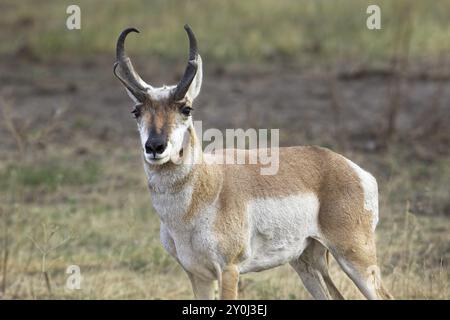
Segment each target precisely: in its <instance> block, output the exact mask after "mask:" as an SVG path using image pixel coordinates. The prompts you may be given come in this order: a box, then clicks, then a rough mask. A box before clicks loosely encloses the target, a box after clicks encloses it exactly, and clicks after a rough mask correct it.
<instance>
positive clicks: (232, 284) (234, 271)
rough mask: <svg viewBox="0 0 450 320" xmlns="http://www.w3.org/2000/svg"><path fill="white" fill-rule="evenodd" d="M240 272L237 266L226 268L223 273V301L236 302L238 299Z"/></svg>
mask: <svg viewBox="0 0 450 320" xmlns="http://www.w3.org/2000/svg"><path fill="white" fill-rule="evenodd" d="M238 282H239V270H238V268H237V266H236V265H229V266H226V267H225V268H224V269H223V271H222V297H221V298H222V299H223V300H236V299H237V297H238Z"/></svg>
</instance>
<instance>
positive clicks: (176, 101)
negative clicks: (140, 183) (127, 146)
mask: <svg viewBox="0 0 450 320" xmlns="http://www.w3.org/2000/svg"><path fill="white" fill-rule="evenodd" d="M184 29H185V30H186V32H187V35H188V38H189V60H188V63H187V66H186V69H185V71H184V74H183V77H182V78H181V80H180V81H179V82H178V84H176V85H172V86H163V87H159V88H156V87H152V86H151V85H149V84H147V83H146V82H144V81H143V80H142V79H141V77H140V76H139V75H138V73H137V72H136V71H135V70H134V68H133V65H132V63H131V60H130V58H129V57H127V56H126V54H125V39H126V37H127V35H128V34H129V33H130V32H137V33H139V31H138V30H137V29H135V28H127V29H125V30H124V31H122V33H121V34H120V36H119V38H118V40H117V47H116V60H117V61H116V63H115V64H114V75H115V76H116V77H117V78H118V79H119V80H120V82H122V84H123V85H124V86H125V89H126V91H127V93H128V95H129V96H130V98H131V99H132V100H133V102H134V103H135V105H134V109H133V111H132V113H133V115H134V117H135V118H136V122H137V126H138V130H139V134H140V140H141V145H142V150H143V153H144V159H145V161H146V162H147V163H149V164H151V165H161V164H164V163H167V162H168V161H170V160H171V159H179V158H180V157H181V156H182V153H183V143H184V141H185V137H186V135H187V134H188V131H189V130H191V129H192V128H193V124H192V117H191V111H192V103H193V101H194V99H195V98H196V97H197V95H198V94H199V92H200V87H201V84H202V59H201V57H200V55H199V54H198V52H197V40H196V38H195V35H194V33H193V32H192V30H191V28H190V27H189V26H188V25H185V26H184Z"/></svg>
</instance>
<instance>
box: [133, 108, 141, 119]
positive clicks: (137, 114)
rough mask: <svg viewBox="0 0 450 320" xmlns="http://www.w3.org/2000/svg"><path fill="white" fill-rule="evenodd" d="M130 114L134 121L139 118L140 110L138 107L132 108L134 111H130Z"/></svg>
mask: <svg viewBox="0 0 450 320" xmlns="http://www.w3.org/2000/svg"><path fill="white" fill-rule="evenodd" d="M131 113H132V114H133V116H134V118H135V119H137V118H139V117H140V116H141V110H140V109H139V107H138V106H136V107H134V109H133V111H131Z"/></svg>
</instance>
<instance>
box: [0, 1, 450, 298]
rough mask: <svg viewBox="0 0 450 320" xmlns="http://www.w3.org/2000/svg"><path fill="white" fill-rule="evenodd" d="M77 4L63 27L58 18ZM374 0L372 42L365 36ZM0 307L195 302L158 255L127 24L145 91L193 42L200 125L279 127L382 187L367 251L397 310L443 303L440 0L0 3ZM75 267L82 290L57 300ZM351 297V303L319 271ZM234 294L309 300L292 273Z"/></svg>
mask: <svg viewBox="0 0 450 320" xmlns="http://www.w3.org/2000/svg"><path fill="white" fill-rule="evenodd" d="M71 4H77V5H79V7H80V9H81V29H80V30H68V29H67V28H66V19H67V18H68V16H69V15H68V14H67V13H66V9H67V7H68V6H69V5H71ZM369 4H377V5H379V6H380V8H381V27H382V28H381V30H369V29H367V27H366V19H367V18H368V16H369V15H368V14H367V13H366V9H367V7H368V5H369ZM0 12H1V13H0V15H1V19H0V298H5V299H24V298H26V299H49V298H52V299H73V298H80V299H90V298H96V299H129V298H135V299H190V298H192V297H193V295H192V293H191V289H190V283H189V280H188V278H187V276H186V275H185V274H184V272H183V271H182V269H181V267H179V266H178V265H177V263H176V262H175V261H174V260H173V259H172V258H171V257H169V255H168V254H166V253H165V252H164V250H163V248H162V247H161V245H160V243H159V220H158V217H157V215H156V213H155V212H153V210H152V207H151V200H150V197H149V193H148V191H147V187H146V183H145V178H144V172H143V169H142V162H141V155H140V149H139V142H138V134H137V130H136V127H135V121H134V120H133V118H132V115H131V114H130V111H131V107H132V103H131V101H129V98H128V97H127V96H126V94H125V90H124V89H123V87H122V86H121V85H120V83H119V81H117V79H115V78H114V76H113V74H112V66H113V63H114V61H115V57H114V54H115V51H114V50H115V42H116V39H117V36H118V34H119V33H120V31H121V30H122V29H124V28H125V27H128V26H134V27H136V28H138V29H139V30H140V31H141V33H140V34H132V35H130V36H129V38H128V39H127V51H128V54H129V55H130V56H131V57H132V60H133V62H134V65H135V67H136V68H137V70H138V71H139V73H140V74H141V76H142V77H143V78H144V79H145V80H146V81H147V82H149V83H151V84H152V85H162V84H174V83H175V82H176V81H178V79H179V78H180V76H181V74H182V72H183V71H184V67H185V63H186V59H187V50H188V49H187V48H188V42H187V39H186V35H185V32H184V30H183V25H184V24H185V23H189V24H190V25H191V27H192V28H193V30H194V31H195V33H196V35H197V38H198V41H199V50H200V53H201V55H202V58H203V64H204V80H203V88H202V93H201V95H200V97H199V98H198V100H197V102H196V106H195V112H194V119H196V120H202V121H203V128H204V129H205V128H211V127H215V128H219V129H225V128H244V129H245V128H269V129H270V128H279V129H280V142H281V145H282V146H290V145H304V144H316V145H321V146H325V147H328V148H331V149H333V150H335V151H337V152H340V153H342V154H343V155H345V156H346V157H348V158H350V159H352V160H353V161H355V162H356V163H358V164H360V165H361V166H362V167H363V168H364V169H366V170H368V171H370V172H372V173H373V174H374V175H375V177H376V178H377V179H378V181H379V188H380V224H379V226H378V229H377V235H378V237H377V243H378V256H379V260H380V263H379V265H380V266H381V271H382V273H383V277H384V281H385V283H386V285H387V287H388V289H389V290H390V291H391V292H392V294H393V295H394V296H395V297H396V298H400V299H449V298H450V285H449V275H450V270H449V258H450V197H449V185H450V166H449V163H450V162H449V160H450V157H449V154H450V152H449V151H450V149H449V146H450V2H449V1H444V0H436V1H433V3H432V4H430V2H429V1H425V0H423V1H420V0H416V1H413V0H409V1H406V0H396V1H370V2H369V1H361V0H345V1H344V0H336V1H324V0H316V1H312V0H308V1H307V0H302V1H299V0H284V1H270V0H260V1H257V0H246V1H237V0H232V1H206V0H198V1H194V0H190V1H172V0H169V1H167V0H164V1H163V0H152V1H137V0H129V1H119V0H111V1H95V2H94V1H56V0H55V1H43V0H41V1H39V0H38V1H29V0H28V1H13V0H2V1H1V2H0ZM69 265H78V266H79V267H80V269H81V275H82V277H83V280H82V283H81V289H80V290H68V289H66V288H65V284H66V280H67V277H68V275H67V274H66V268H67V267H68V266H69ZM331 273H332V277H333V278H334V279H335V283H336V284H337V286H338V288H339V289H340V290H342V292H343V293H344V295H345V296H346V298H353V299H359V298H362V296H361V295H360V294H359V293H358V291H357V290H356V288H355V287H354V285H353V284H352V283H351V282H350V281H349V280H348V279H347V277H346V276H345V275H344V274H343V272H342V271H340V270H339V268H338V267H337V266H336V264H335V262H334V261H332V269H331ZM240 297H241V298H246V299H310V296H309V294H308V293H307V292H306V290H305V289H304V288H303V286H302V284H301V282H300V280H299V279H297V275H296V274H295V272H294V271H293V270H291V269H290V268H289V267H288V266H284V267H280V268H277V269H274V270H270V271H266V272H263V273H259V274H250V275H244V276H243V277H242V281H241V286H240Z"/></svg>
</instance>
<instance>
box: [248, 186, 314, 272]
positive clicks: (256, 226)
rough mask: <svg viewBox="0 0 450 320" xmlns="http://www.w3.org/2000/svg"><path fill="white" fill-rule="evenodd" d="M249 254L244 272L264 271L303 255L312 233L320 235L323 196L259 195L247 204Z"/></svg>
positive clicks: (309, 194)
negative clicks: (265, 197) (267, 196)
mask: <svg viewBox="0 0 450 320" xmlns="http://www.w3.org/2000/svg"><path fill="white" fill-rule="evenodd" d="M247 213H248V219H249V225H250V226H251V227H250V229H249V232H250V235H249V243H248V246H247V248H249V250H248V252H247V256H248V258H247V259H245V260H244V261H242V262H241V264H240V265H239V269H240V272H241V273H246V272H254V271H261V270H265V269H269V268H273V267H276V266H279V265H282V264H285V263H287V262H289V261H292V260H293V259H295V258H297V257H299V256H300V255H301V253H302V252H303V250H304V249H305V247H306V246H307V242H308V238H309V237H317V236H319V221H318V216H319V200H318V198H317V196H316V195H315V194H314V193H304V194H299V195H292V196H288V197H283V198H269V199H256V200H253V201H251V202H250V203H249V204H248V207H247Z"/></svg>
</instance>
